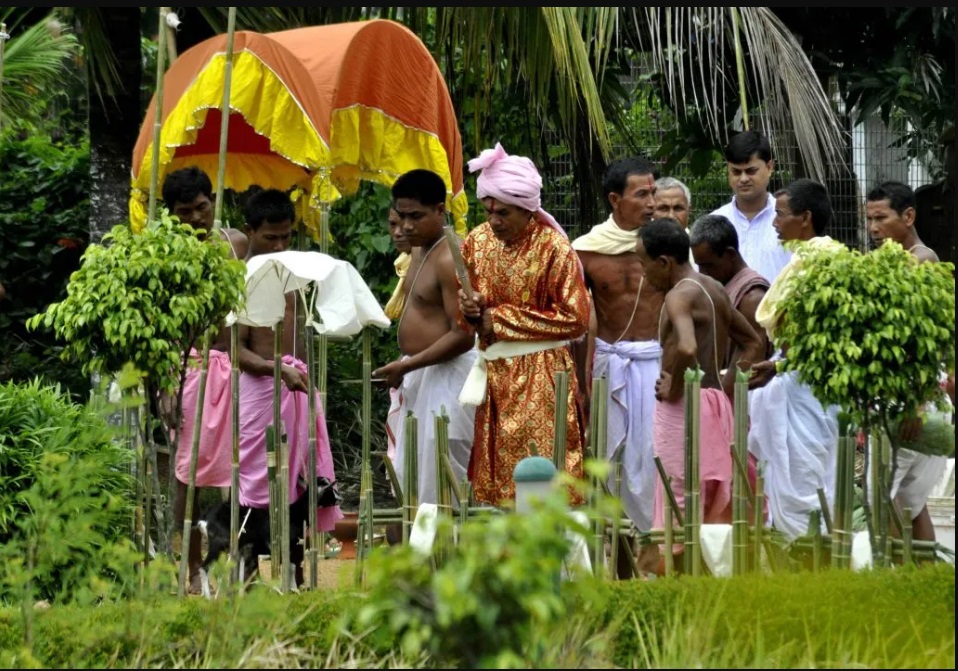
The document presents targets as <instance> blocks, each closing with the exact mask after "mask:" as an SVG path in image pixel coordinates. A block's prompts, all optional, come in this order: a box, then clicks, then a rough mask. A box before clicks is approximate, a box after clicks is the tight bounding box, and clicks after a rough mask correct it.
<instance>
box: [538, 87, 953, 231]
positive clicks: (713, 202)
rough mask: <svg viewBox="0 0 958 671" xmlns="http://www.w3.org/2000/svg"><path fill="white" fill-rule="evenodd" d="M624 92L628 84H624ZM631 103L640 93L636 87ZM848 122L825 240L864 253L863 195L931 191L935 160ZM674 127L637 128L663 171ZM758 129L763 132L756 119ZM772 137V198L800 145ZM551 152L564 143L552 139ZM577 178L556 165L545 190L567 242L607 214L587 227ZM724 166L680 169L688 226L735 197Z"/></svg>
mask: <svg viewBox="0 0 958 671" xmlns="http://www.w3.org/2000/svg"><path fill="white" fill-rule="evenodd" d="M636 74H637V71H636V70H634V71H633V77H632V81H633V82H635V81H637V80H638V77H637V76H636ZM625 83H626V84H627V85H628V84H629V82H625ZM632 91H633V97H634V96H635V91H636V88H635V85H633V86H632ZM836 111H837V112H839V113H840V112H841V110H840V103H836ZM839 116H840V118H843V119H844V120H845V131H844V133H843V136H844V138H845V143H846V144H845V147H844V151H843V155H844V161H845V162H844V163H840V162H836V161H832V162H830V163H829V164H828V169H829V179H828V180H826V187H827V188H828V191H829V194H830V195H831V200H832V207H833V210H834V214H835V217H834V225H833V227H832V229H831V230H830V231H828V234H829V235H831V236H832V237H833V238H835V239H837V240H841V241H842V242H844V243H845V244H847V245H849V246H852V247H856V248H859V249H862V250H864V249H867V247H868V244H869V242H868V235H867V231H866V230H865V225H864V220H865V216H864V208H865V202H864V201H865V194H866V193H867V191H868V190H869V189H870V188H871V187H872V186H874V185H876V184H878V183H879V182H881V181H883V180H886V179H895V180H899V181H902V182H904V183H906V184H908V185H910V186H911V187H912V188H913V189H917V188H918V187H920V186H923V185H925V184H930V183H932V179H931V175H932V174H933V171H934V170H935V169H937V167H938V164H937V161H936V159H935V158H934V157H928V159H927V160H926V161H924V162H919V161H915V160H909V159H908V158H907V157H906V155H905V150H904V149H903V148H901V147H896V146H895V144H896V142H898V141H899V140H900V138H901V137H902V133H903V131H904V130H905V129H904V128H902V127H901V126H902V125H901V124H898V126H899V127H898V128H889V127H888V126H886V125H885V124H884V123H883V122H882V121H881V119H879V118H877V117H873V118H869V119H866V120H865V121H863V122H862V123H856V124H853V123H851V122H850V121H848V120H847V118H845V116H844V115H843V114H839ZM671 125H672V122H671V119H670V117H669V115H667V114H659V113H652V114H649V115H647V118H645V119H644V120H643V122H642V123H641V124H640V126H641V128H642V129H643V130H641V132H640V133H638V136H639V137H638V140H639V144H640V147H639V150H640V151H641V152H642V153H643V154H644V155H645V156H647V157H649V158H652V159H653V160H656V161H658V162H659V164H660V165H662V164H664V159H657V158H656V154H657V152H658V150H659V147H660V145H661V140H662V137H663V136H664V135H665V133H666V132H667V131H668V130H671ZM752 127H753V128H758V129H761V126H760V125H759V123H758V119H757V118H756V119H755V120H754V121H753V124H752ZM761 130H763V131H764V132H766V134H767V135H768V136H769V139H770V141H771V144H772V147H773V153H774V158H775V159H776V169H775V172H774V173H773V175H772V181H771V183H770V185H769V190H770V191H772V192H774V191H775V190H776V189H778V188H781V187H782V186H784V185H785V184H786V183H787V182H788V181H789V180H790V179H792V178H793V177H795V176H798V175H797V174H796V171H797V169H798V162H797V156H798V144H797V142H796V140H795V136H794V133H793V132H792V131H791V130H790V129H788V128H771V129H761ZM547 133H551V138H550V139H552V140H553V142H552V143H553V144H558V143H559V142H560V141H559V139H558V136H557V135H556V134H555V133H552V132H551V131H547ZM627 151H628V149H627V147H625V146H624V145H618V146H615V147H614V151H613V155H612V158H613V159H615V158H619V157H621V156H624V155H626V153H627ZM570 174H572V163H571V159H569V158H568V157H565V158H563V157H559V158H557V159H554V160H553V161H552V162H551V163H550V165H549V168H548V169H547V170H546V171H545V174H544V175H543V177H544V182H545V183H544V188H543V207H545V208H546V209H547V210H549V211H550V212H551V213H552V214H553V215H554V216H555V217H556V219H557V220H558V221H559V222H560V223H562V225H563V226H564V227H565V228H566V230H567V231H568V232H569V235H570V237H575V236H576V235H580V234H582V233H584V232H586V231H588V229H589V228H590V227H591V226H592V225H594V224H596V223H598V222H599V221H601V220H603V219H605V217H606V216H607V215H606V208H605V207H604V205H603V204H602V203H596V204H595V208H594V212H595V214H594V216H593V217H592V220H589V221H585V220H580V219H582V217H581V215H580V208H579V203H578V198H579V196H578V194H577V193H576V192H575V190H574V187H573V185H572V184H571V180H569V177H568V176H569V175H570ZM725 175H726V169H725V162H724V161H723V160H722V157H721V155H720V153H719V152H716V153H715V158H714V160H713V164H712V166H711V167H710V168H709V170H708V173H707V176H706V177H704V178H702V177H693V175H692V172H691V169H690V167H689V163H688V161H687V160H683V161H681V162H680V163H679V164H678V165H677V166H676V168H675V169H674V170H672V171H671V173H670V176H672V177H675V178H678V179H680V180H682V181H683V182H685V183H686V184H687V185H688V186H689V187H690V189H691V192H692V203H691V215H690V219H689V220H690V221H693V220H694V218H695V217H698V216H700V215H703V214H708V213H709V212H711V211H712V210H714V209H715V208H718V207H720V206H721V205H724V204H725V203H727V202H728V201H729V200H730V199H731V196H732V191H731V189H730V187H729V185H728V181H727V178H726V176H725Z"/></svg>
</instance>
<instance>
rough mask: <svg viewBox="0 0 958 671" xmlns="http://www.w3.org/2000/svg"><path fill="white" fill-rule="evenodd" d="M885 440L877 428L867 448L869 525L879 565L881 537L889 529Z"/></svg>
mask: <svg viewBox="0 0 958 671" xmlns="http://www.w3.org/2000/svg"><path fill="white" fill-rule="evenodd" d="M883 447H884V446H883V441H882V436H881V433H879V432H878V431H877V430H876V431H873V432H872V435H871V440H870V441H869V445H868V446H867V448H866V449H868V448H871V463H870V464H869V467H870V471H871V472H870V473H869V474H868V475H869V477H868V478H866V483H870V486H868V487H866V488H865V496H866V497H868V498H869V499H870V501H871V513H872V514H871V516H870V517H871V520H870V524H869V525H868V527H869V528H868V531H869V537H870V540H871V543H872V554H873V555H874V560H875V564H876V565H878V564H880V563H881V561H882V553H883V550H884V548H882V547H881V543H879V542H878V539H879V538H882V537H883V533H882V532H883V530H885V529H887V525H886V524H885V513H886V510H887V509H886V508H885V497H884V495H883V492H884V490H885V475H886V471H885V450H884V449H883Z"/></svg>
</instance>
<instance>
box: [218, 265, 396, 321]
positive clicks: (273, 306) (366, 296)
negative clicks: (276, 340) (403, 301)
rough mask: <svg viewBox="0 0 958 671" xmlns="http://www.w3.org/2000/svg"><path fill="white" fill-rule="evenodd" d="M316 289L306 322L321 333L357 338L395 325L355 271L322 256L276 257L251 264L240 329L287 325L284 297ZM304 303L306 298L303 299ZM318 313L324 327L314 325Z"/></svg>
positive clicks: (241, 312)
mask: <svg viewBox="0 0 958 671" xmlns="http://www.w3.org/2000/svg"><path fill="white" fill-rule="evenodd" d="M310 285H314V286H315V287H316V291H314V292H312V299H311V305H310V306H309V313H308V314H307V323H308V324H310V325H312V326H313V327H314V328H315V329H316V332H317V333H325V334H327V335H334V336H353V335H356V334H357V333H359V332H360V331H362V330H363V328H364V327H366V326H378V327H380V328H383V329H385V328H389V325H390V321H389V318H388V317H387V316H386V313H384V312H383V309H382V307H380V305H379V301H377V300H376V298H375V297H374V296H373V294H372V292H371V291H370V290H369V287H368V286H367V285H366V283H365V282H364V281H363V278H362V277H361V276H360V275H359V272H358V271H357V270H356V268H354V267H353V265H352V264H351V263H349V262H348V261H343V260H341V259H336V258H333V257H332V256H329V255H328V254H323V253H322V252H298V251H287V252H275V253H273V254H260V255H259V256H254V257H253V258H252V259H250V260H249V261H248V262H247V264H246V306H245V308H244V309H243V310H241V311H240V312H239V314H238V315H237V318H238V321H239V323H240V324H245V325H247V326H273V325H274V324H276V323H277V322H279V321H282V320H283V315H284V314H285V310H286V302H285V300H284V295H285V294H286V293H288V292H290V291H300V292H305V290H306V289H307V288H308V287H309V286H310ZM304 298H305V297H304ZM314 314H318V315H319V317H320V318H321V319H322V323H314V322H313V320H312V317H313V315H314Z"/></svg>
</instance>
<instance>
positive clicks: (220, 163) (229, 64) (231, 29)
mask: <svg viewBox="0 0 958 671" xmlns="http://www.w3.org/2000/svg"><path fill="white" fill-rule="evenodd" d="M163 22H164V23H165V22H166V17H163ZM160 29H161V31H162V26H161V27H160ZM235 33H236V7H230V8H229V10H228V14H227V20H226V55H225V58H226V66H225V69H224V71H223V99H222V101H221V102H220V113H221V117H222V119H221V121H220V147H219V157H218V160H217V164H216V202H215V203H213V230H216V229H218V228H222V226H223V220H222V219H223V191H224V190H225V180H226V152H227V146H228V144H227V143H228V139H229V128H230V90H231V89H232V86H233V36H234V34H235Z"/></svg>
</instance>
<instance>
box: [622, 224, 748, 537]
mask: <svg viewBox="0 0 958 671" xmlns="http://www.w3.org/2000/svg"><path fill="white" fill-rule="evenodd" d="M639 235H640V236H641V239H640V240H639V243H638V246H637V250H638V256H639V260H640V261H641V262H642V266H643V270H644V274H645V279H646V281H647V282H648V283H650V284H652V285H653V286H655V287H656V288H658V289H659V290H661V291H666V292H667V293H666V295H665V301H664V304H663V306H662V311H661V317H660V320H659V342H661V343H662V372H661V374H660V375H659V379H658V380H657V381H656V383H655V398H656V400H657V401H658V402H657V403H656V406H655V422H654V430H653V434H654V445H655V452H656V454H657V455H658V457H659V458H660V459H661V461H662V465H663V466H664V468H665V472H666V473H667V474H668V475H670V476H671V479H672V481H671V487H672V491H673V492H674V494H675V498H676V501H677V503H678V506H679V508H680V509H681V512H682V513H683V514H684V513H685V408H684V402H683V396H684V391H685V388H684V385H685V371H686V370H687V369H689V368H695V367H698V368H699V369H701V370H702V371H703V378H702V382H701V392H700V394H701V398H700V408H701V418H700V421H701V424H700V441H701V442H700V444H701V447H700V455H701V456H700V459H701V461H700V467H699V477H700V487H701V500H702V504H703V517H702V520H703V522H706V523H721V522H730V521H731V511H732V507H731V504H732V457H731V452H730V451H729V445H731V443H732V439H733V411H732V403H731V401H730V400H729V398H730V396H731V395H732V393H733V389H734V383H735V369H734V368H733V369H730V370H728V371H726V373H725V375H722V374H721V372H720V369H721V366H720V363H721V361H722V359H723V358H724V357H725V352H726V350H727V349H728V347H729V343H730V342H731V343H733V344H734V345H736V346H738V347H740V348H741V350H742V356H741V358H740V359H739V361H738V366H739V367H740V368H741V369H742V370H748V368H749V366H750V365H751V364H752V362H755V361H759V360H760V359H761V358H762V354H763V351H762V342H761V340H759V337H758V335H756V333H755V331H754V330H753V329H752V327H751V326H750V325H749V323H748V321H746V319H745V317H743V316H742V314H741V313H740V312H738V311H737V310H735V309H734V308H733V307H732V304H731V302H730V301H729V298H728V294H726V293H725V288H724V287H723V286H722V285H721V284H720V283H718V282H716V281H715V280H713V279H712V278H711V277H707V276H705V275H702V274H700V273H698V272H696V271H695V270H694V269H693V268H692V266H691V265H690V264H689V236H688V234H687V233H686V232H685V230H684V229H683V228H682V226H681V225H680V224H679V223H678V222H676V221H675V220H674V219H656V220H654V221H652V222H650V223H648V224H646V225H645V226H643V227H642V228H641V229H639ZM664 497H665V490H664V487H663V486H662V483H661V480H656V496H655V522H656V527H662V526H663V525H664V520H665V518H664V514H663V501H664ZM682 547H683V546H681V545H678V546H675V547H673V553H675V554H680V553H681V551H682Z"/></svg>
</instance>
